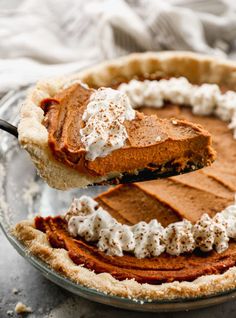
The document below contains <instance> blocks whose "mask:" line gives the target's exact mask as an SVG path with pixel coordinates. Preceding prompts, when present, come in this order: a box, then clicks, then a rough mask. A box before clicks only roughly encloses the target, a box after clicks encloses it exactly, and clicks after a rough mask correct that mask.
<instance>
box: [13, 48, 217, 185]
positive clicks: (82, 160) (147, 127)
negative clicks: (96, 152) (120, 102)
mask: <svg viewBox="0 0 236 318" xmlns="http://www.w3.org/2000/svg"><path fill="white" fill-rule="evenodd" d="M175 59H180V60H181V59H185V57H184V55H182V57H181V55H179V57H178V55H173V54H172V55H171V54H169V55H168V54H152V53H148V54H144V55H131V56H129V57H127V58H123V59H120V60H119V61H113V62H108V63H105V64H103V65H101V66H99V67H95V68H93V69H91V70H88V71H86V72H82V73H79V74H77V75H74V76H72V77H69V78H61V79H52V80H48V81H43V82H39V83H38V84H37V85H36V87H35V88H33V89H32V91H31V92H30V94H29V96H28V98H27V99H26V101H25V102H24V104H23V107H22V109H21V120H20V123H19V126H18V132H19V141H20V144H21V145H22V147H24V148H25V149H26V150H27V151H28V152H29V154H30V156H31V158H32V160H33V162H34V163H35V165H36V166H37V168H38V171H39V174H40V175H41V176H42V177H43V178H44V179H45V180H46V181H47V183H48V184H49V185H50V186H51V187H55V188H57V189H68V188H73V187H85V186H87V185H91V184H101V183H103V184H104V183H110V184H117V183H127V182H133V181H139V179H141V180H143V179H145V180H147V179H153V178H155V177H162V176H165V177H167V176H169V175H174V174H179V173H180V172H182V173H183V172H188V171H191V170H196V169H199V168H202V167H204V166H207V165H209V164H211V162H212V161H214V159H215V153H214V151H213V149H212V148H211V138H210V135H209V134H208V133H207V131H206V130H204V129H203V128H202V127H200V126H199V125H194V124H191V123H189V122H186V121H182V120H178V122H175V120H173V119H168V120H167V119H158V118H156V117H155V116H154V115H144V114H143V113H140V112H137V111H136V112H135V115H134V118H133V119H132V120H126V121H125V122H124V127H125V129H126V133H127V135H128V137H127V140H126V141H125V144H124V145H123V146H122V147H121V148H120V149H116V148H115V150H114V151H112V152H111V153H108V154H106V155H105V156H104V154H103V155H101V156H100V157H96V158H92V160H88V159H87V157H86V156H87V155H88V151H87V149H86V150H85V145H84V144H83V143H82V141H81V140H82V139H81V137H79V136H80V132H81V129H82V128H83V127H84V125H85V123H84V120H83V116H84V114H85V113H84V112H85V110H86V107H87V108H88V107H89V106H88V105H89V104H90V103H91V102H89V99H90V100H91V96H94V89H98V88H99V87H100V86H105V87H107V86H112V87H113V88H115V87H117V85H118V84H120V83H121V82H127V81H129V80H130V79H132V78H134V76H136V77H138V78H140V79H155V78H160V77H169V76H170V75H171V72H172V71H173V72H174V70H172V64H175ZM186 59H188V60H189V61H190V62H189V63H192V64H193V65H194V66H195V64H197V63H200V62H198V59H196V57H194V56H191V55H189V56H188V55H187V56H186ZM139 60H140V61H139ZM206 60H207V59H206ZM176 63H177V64H178V63H179V62H178V61H176ZM205 63H206V62H205ZM208 63H209V65H210V63H212V61H211V60H208ZM138 64H140V65H142V67H141V68H140V67H139V66H138ZM202 64H203V62H202ZM181 65H182V67H183V70H181V72H182V74H183V75H185V74H184V73H185V72H189V66H186V65H185V63H182V62H181ZM168 68H170V70H168ZM185 68H188V69H186V70H185ZM181 72H180V71H179V73H178V72H176V74H175V75H176V76H177V77H178V76H179V75H181ZM189 80H191V81H192V78H191V77H190V78H189ZM199 80H200V79H199ZM78 81H82V83H83V85H81V82H78ZM84 84H87V85H88V86H89V88H88V87H87V86H85V85H84ZM98 92H99V90H98ZM102 92H103V91H102ZM102 92H101V93H100V94H102ZM101 96H102V95H100V96H99V98H98V101H99V100H100V98H101ZM112 102H114V100H112ZM106 112H107V110H106ZM98 113H99V112H98ZM93 116H94V114H93ZM129 116H130V114H129ZM91 117H92V116H91ZM108 119H109V118H108ZM113 123H114V122H113ZM103 124H104V121H103V123H102V125H100V124H98V122H95V123H94V125H95V127H96V128H94V130H95V129H96V130H98V131H100V133H101V131H105V129H104V127H103V126H104V125H103ZM99 127H100V128H99ZM85 128H86V127H85ZM87 128H88V127H87ZM106 128H107V127H106ZM89 129H90V130H91V127H89ZM109 129H110V131H113V130H114V127H112V126H110V127H109ZM115 129H116V128H115ZM82 130H84V129H82ZM90 133H91V134H93V137H92V138H94V131H93V132H90ZM115 133H117V131H116V132H115ZM115 133H114V134H115ZM117 134H118V133H117ZM87 137H88V136H86V138H87ZM86 138H85V139H86ZM96 138H98V137H96ZM89 142H90V141H89ZM96 142H97V143H99V142H100V140H96ZM96 142H94V145H95V144H96ZM108 142H112V143H114V140H110V141H108ZM94 145H93V147H94ZM97 148H102V147H101V146H100V147H97Z"/></svg>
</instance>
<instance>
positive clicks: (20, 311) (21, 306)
mask: <svg viewBox="0 0 236 318" xmlns="http://www.w3.org/2000/svg"><path fill="white" fill-rule="evenodd" d="M15 312H16V313H17V314H23V313H27V312H32V309H31V307H27V306H26V305H25V304H23V303H22V302H20V301H19V302H18V303H17V304H16V307H15Z"/></svg>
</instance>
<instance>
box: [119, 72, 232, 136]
mask: <svg viewBox="0 0 236 318" xmlns="http://www.w3.org/2000/svg"><path fill="white" fill-rule="evenodd" d="M118 89H119V90H120V91H121V92H123V93H125V94H126V95H127V96H128V97H129V100H130V103H131V105H132V107H133V108H134V109H136V108H139V107H141V106H152V107H156V108H160V107H162V106H163V105H164V103H165V101H169V102H171V103H174V104H182V105H188V106H191V107H192V109H193V113H194V114H197V115H211V114H215V115H216V116H218V117H219V118H220V119H222V120H223V121H230V120H231V122H230V124H229V128H230V129H234V137H235V138H236V92H234V91H230V90H229V91H227V92H226V93H225V94H223V93H221V91H220V88H219V86H218V85H216V84H207V83H205V84H202V85H192V84H191V83H190V82H189V81H188V80H187V79H186V78H185V77H179V78H170V79H161V80H153V81H150V80H145V81H138V80H131V81H130V82H129V83H122V84H121V85H120V86H119V87H118Z"/></svg>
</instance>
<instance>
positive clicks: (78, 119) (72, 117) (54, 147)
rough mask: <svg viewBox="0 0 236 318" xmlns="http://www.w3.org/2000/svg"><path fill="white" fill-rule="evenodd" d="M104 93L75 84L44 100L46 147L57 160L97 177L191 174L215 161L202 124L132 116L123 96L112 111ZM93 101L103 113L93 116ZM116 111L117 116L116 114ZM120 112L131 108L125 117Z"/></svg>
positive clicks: (94, 113) (114, 99)
mask: <svg viewBox="0 0 236 318" xmlns="http://www.w3.org/2000/svg"><path fill="white" fill-rule="evenodd" d="M106 90H110V89H102V90H101V91H97V93H94V92H95V91H94V90H93V89H89V88H87V87H85V86H83V85H81V84H79V83H77V84H74V85H72V86H70V87H68V88H66V89H64V90H63V91H61V92H59V93H58V94H56V95H55V96H54V98H53V99H45V100H43V101H42V103H41V107H42V108H43V109H44V111H45V120H44V125H45V126H46V127H47V130H48V133H49V141H48V142H49V147H50V149H51V151H52V153H53V155H54V157H55V158H56V159H57V160H59V161H61V162H63V163H64V164H66V165H69V166H71V167H73V168H75V169H76V170H77V171H79V172H81V173H85V174H89V175H91V176H98V177H99V176H109V174H112V173H114V172H115V173H117V174H122V173H128V174H129V173H130V174H135V173H136V174H137V172H138V171H144V173H145V174H151V173H153V172H154V171H157V174H158V173H160V172H163V171H164V172H171V171H173V170H176V171H182V170H193V169H198V168H202V167H203V166H207V165H210V164H211V163H212V161H214V159H215V152H214V150H213V149H212V147H211V136H210V134H209V133H208V132H207V131H206V130H204V129H203V128H202V127H201V126H200V125H196V124H192V123H190V122H188V121H185V120H183V119H178V120H176V119H175V120H173V119H160V118H158V117H157V116H155V115H144V114H143V113H139V112H134V110H133V109H132V108H131V106H130V108H129V105H128V103H129V102H128V101H127V100H126V99H124V96H123V95H121V97H119V103H120V104H119V103H118V102H117V103H118V104H117V105H118V106H117V105H115V107H114V101H116V99H117V96H113V95H114V94H113V95H112V96H110V95H111V94H110V93H109V94H108V93H106V94H107V95H109V96H108V97H107V98H108V100H109V98H110V100H111V102H110V104H109V105H107V104H106V103H107V101H106V99H104V100H105V101H104V100H103V98H104V96H103V95H104V94H105V93H104V91H105V92H107V91H106ZM113 92H116V91H114V90H113ZM96 94H98V95H99V94H101V95H100V96H101V100H99V97H96ZM119 94H120V93H119ZM96 98H97V104H96V105H100V107H101V110H100V109H99V108H98V106H97V108H98V109H97V111H96V112H95V111H94V112H92V111H91V110H92V109H95V108H94V107H89V105H90V104H92V103H93V101H94V99H96ZM112 98H113V99H112ZM125 98H126V97H125ZM120 100H121V101H122V102H120ZM104 105H105V106H104ZM90 106H92V105H90ZM108 106H109V107H108ZM126 106H127V107H126ZM104 107H105V108H104ZM116 107H117V108H118V109H120V113H115V109H116ZM122 107H123V108H122ZM110 108H111V109H110ZM104 109H105V110H104ZM123 109H129V110H128V111H127V113H126V114H124V111H123ZM102 110H103V111H104V112H102ZM104 140H107V142H106V143H105V144H104ZM111 149H114V150H112V151H111ZM90 150H91V151H92V152H91V153H90V152H89V151H90ZM91 159H92V160H91ZM125 181H127V180H125ZM132 181H133V180H132Z"/></svg>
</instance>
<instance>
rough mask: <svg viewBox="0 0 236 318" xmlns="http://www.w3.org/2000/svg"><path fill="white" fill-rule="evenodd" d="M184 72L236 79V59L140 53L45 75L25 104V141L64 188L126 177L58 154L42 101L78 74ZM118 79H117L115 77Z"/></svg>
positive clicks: (50, 179) (93, 82) (86, 78)
mask: <svg viewBox="0 0 236 318" xmlns="http://www.w3.org/2000/svg"><path fill="white" fill-rule="evenodd" d="M170 76H176V77H178V76H184V77H186V78H187V79H188V80H189V81H191V82H192V83H196V84H201V83H204V82H208V83H216V84H219V85H227V87H229V88H231V87H233V86H234V85H235V84H236V64H235V63H232V62H228V61H225V60H218V59H215V58H212V57H208V56H205V55H200V54H195V53H189V52H161V53H151V52H150V53H136V54H131V55H129V56H127V57H122V58H119V59H117V60H114V61H110V62H106V63H103V64H100V65H98V66H95V67H92V68H90V69H88V70H86V71H82V72H79V73H77V74H75V75H72V76H68V77H61V78H57V79H49V80H46V81H40V82H38V84H37V85H36V86H35V87H34V88H33V89H31V91H30V92H29V94H28V97H27V98H26V100H25V102H24V104H23V106H22V108H21V120H20V123H19V126H18V132H19V142H20V144H21V146H22V147H23V148H25V149H26V150H27V151H28V153H29V154H30V156H31V158H32V160H33V162H34V163H35V165H36V167H37V169H38V171H39V173H40V175H41V176H42V177H43V178H44V179H45V180H46V181H47V183H48V184H49V185H50V186H51V187H53V188H58V189H68V188H75V187H85V186H87V185H88V184H98V183H102V182H103V181H105V180H107V179H112V178H116V177H120V173H117V172H112V173H110V174H109V175H106V176H105V177H104V176H99V177H97V176H90V175H86V174H82V173H79V172H76V173H75V170H74V169H73V168H71V167H69V166H66V165H65V164H63V163H61V162H59V161H58V160H56V159H55V158H54V156H53V154H52V152H51V149H50V148H49V145H48V131H47V129H46V127H45V126H44V125H43V123H42V122H43V119H44V112H43V110H42V109H41V108H40V103H41V101H42V100H43V99H45V98H53V96H54V95H55V94H56V93H57V92H58V91H60V90H61V89H63V88H64V87H65V86H68V85H70V83H73V82H74V81H76V80H80V81H82V82H84V83H86V84H88V85H89V86H90V87H94V88H98V87H101V86H112V85H116V84H118V83H120V82H124V81H129V80H130V79H132V78H134V77H144V78H149V79H151V78H158V77H170ZM114 79H115V82H114Z"/></svg>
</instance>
